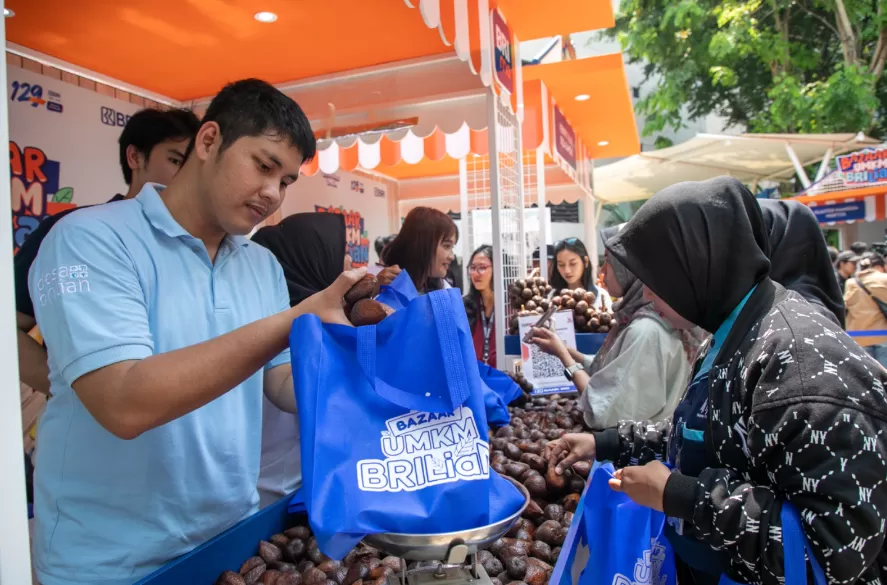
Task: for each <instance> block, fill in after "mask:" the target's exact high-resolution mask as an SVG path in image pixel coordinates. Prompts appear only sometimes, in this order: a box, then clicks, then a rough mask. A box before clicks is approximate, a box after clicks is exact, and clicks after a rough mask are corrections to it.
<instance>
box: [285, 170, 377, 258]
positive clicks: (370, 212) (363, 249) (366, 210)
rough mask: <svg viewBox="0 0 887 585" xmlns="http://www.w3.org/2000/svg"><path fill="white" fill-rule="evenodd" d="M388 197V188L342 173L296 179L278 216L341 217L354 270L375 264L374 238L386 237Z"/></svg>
mask: <svg viewBox="0 0 887 585" xmlns="http://www.w3.org/2000/svg"><path fill="white" fill-rule="evenodd" d="M388 197H389V194H388V186H387V185H385V184H384V183H382V182H379V181H373V180H370V179H367V178H365V177H362V176H360V175H356V174H353V173H349V172H346V171H339V172H337V173H335V174H332V175H327V174H324V173H322V172H318V173H317V174H316V175H314V176H311V177H305V176H303V177H299V180H298V181H296V183H295V185H293V186H292V187H290V188H289V189H287V192H286V199H285V200H284V202H283V206H282V207H281V216H282V217H286V216H288V215H292V214H294V213H306V212H317V211H322V212H328V213H341V214H343V215H344V216H345V228H346V239H347V242H348V245H347V251H348V254H349V255H350V256H351V259H352V261H353V263H354V266H355V267H357V266H367V264H368V263H369V265H372V264H375V262H376V260H377V257H376V252H375V249H374V246H373V243H374V242H375V240H376V238H378V237H379V236H387V235H388V234H389V233H390V231H389V229H388Z"/></svg>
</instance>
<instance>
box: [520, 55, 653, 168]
mask: <svg viewBox="0 0 887 585" xmlns="http://www.w3.org/2000/svg"><path fill="white" fill-rule="evenodd" d="M523 79H524V82H527V81H531V80H534V79H539V80H542V82H543V83H545V85H546V87H547V88H548V90H549V92H551V95H552V96H554V99H555V101H556V102H557V105H558V107H559V108H560V109H561V111H562V112H563V113H564V116H565V117H566V118H567V120H568V121H569V122H570V124H571V125H572V126H573V129H574V130H575V131H576V134H577V135H578V136H579V137H580V138H581V139H582V141H583V142H584V143H585V145H586V147H587V148H588V152H589V156H590V157H591V158H593V159H602V158H615V157H622V156H631V155H633V154H637V153H639V152H640V150H641V147H640V141H639V140H638V130H637V124H636V123H635V119H634V110H633V108H632V103H631V96H629V93H628V81H627V80H626V78H625V66H624V64H623V62H622V55H621V54H619V53H614V54H612V55H602V56H600V57H588V58H586V59H575V60H572V61H560V62H556V63H546V64H543V65H533V66H531V67H524V68H523ZM577 97H578V98H579V100H577V99H576V98H577ZM583 98H584V100H583ZM580 100H581V101H580Z"/></svg>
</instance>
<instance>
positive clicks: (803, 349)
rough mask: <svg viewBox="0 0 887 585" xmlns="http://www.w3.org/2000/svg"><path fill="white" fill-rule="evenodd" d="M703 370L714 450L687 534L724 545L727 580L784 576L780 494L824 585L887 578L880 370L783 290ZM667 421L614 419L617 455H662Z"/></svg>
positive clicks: (777, 580)
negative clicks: (798, 521)
mask: <svg viewBox="0 0 887 585" xmlns="http://www.w3.org/2000/svg"><path fill="white" fill-rule="evenodd" d="M711 380H712V382H711V385H712V386H711V391H710V396H711V397H712V399H713V401H714V402H713V403H712V404H710V405H709V410H710V414H709V421H710V423H711V427H710V433H708V432H707V435H709V434H710V436H709V437H708V438H709V439H710V441H711V445H712V446H713V449H712V454H711V459H712V460H711V461H708V462H707V464H708V468H707V469H705V470H704V471H703V472H702V473H701V474H700V476H699V477H698V478H696V491H695V505H694V507H693V510H692V517H690V518H685V519H684V520H685V522H684V526H685V533H686V532H687V530H686V527H687V525H690V526H691V530H692V531H693V534H694V535H695V537H696V538H698V539H701V540H703V541H705V542H706V543H708V544H709V545H710V546H711V547H712V548H714V549H716V550H724V551H728V552H729V553H730V555H729V556H730V573H731V577H732V578H734V580H736V581H739V582H746V583H762V584H764V583H766V584H768V585H769V584H773V585H776V584H778V585H784V577H783V559H782V526H781V522H780V517H779V514H780V511H781V505H782V502H783V501H785V500H788V501H791V502H792V503H793V504H794V505H795V506H796V507H797V509H798V510H799V511H800V512H801V517H802V521H803V525H804V530H805V533H806V535H807V538H808V539H809V540H810V543H811V545H812V546H813V548H814V550H815V551H816V557H817V560H818V562H819V564H820V565H821V566H822V568H823V570H824V571H825V574H826V577H827V579H828V581H829V583H834V584H850V583H856V582H859V583H865V584H870V585H874V584H878V585H880V584H881V583H883V584H884V585H887V552H885V549H884V547H885V524H887V395H885V386H884V384H885V380H887V372H885V371H884V370H883V369H882V368H881V367H880V365H879V364H878V363H876V362H875V361H874V360H872V359H871V358H870V357H869V356H868V355H867V354H866V353H865V352H864V351H863V350H862V348H860V347H859V346H858V345H857V344H856V343H855V342H854V341H853V340H852V339H851V338H850V337H848V336H847V335H846V334H845V333H844V332H843V331H841V330H840V329H839V328H838V327H837V326H836V325H834V324H833V323H832V322H831V321H830V320H829V319H827V318H826V317H824V316H823V315H821V314H820V313H819V312H818V311H817V310H816V309H815V308H814V307H813V306H812V305H810V304H809V303H807V302H806V301H805V300H803V299H802V298H801V297H799V296H797V295H795V294H794V293H789V296H788V298H786V300H784V301H783V302H781V303H779V304H777V305H776V306H774V307H772V309H771V310H770V311H769V312H768V313H767V314H766V315H765V316H764V318H763V319H762V320H761V322H760V323H758V324H757V325H756V326H755V327H754V328H753V329H752V331H751V333H750V334H749V335H748V336H747V338H746V339H745V340H744V341H743V342H742V344H741V345H740V347H739V350H738V351H737V353H736V355H734V356H732V357H731V358H730V359H729V360H727V362H726V363H722V364H716V365H715V366H714V367H713V368H712V371H711ZM715 413H717V414H718V416H715ZM668 431H669V425H668V424H667V423H662V424H660V425H658V426H655V427H651V426H650V425H648V424H646V423H630V422H626V423H622V424H621V425H620V427H619V435H620V445H621V447H622V451H623V454H622V456H621V457H620V461H617V463H620V462H621V463H623V464H624V462H627V461H628V460H629V459H637V460H639V462H640V463H641V464H643V463H645V462H647V461H649V460H651V459H653V458H663V457H664V456H665V454H666V453H667V450H666V449H667V447H666V444H665V443H666V439H665V438H666V437H667V436H668ZM765 535H766V536H765Z"/></svg>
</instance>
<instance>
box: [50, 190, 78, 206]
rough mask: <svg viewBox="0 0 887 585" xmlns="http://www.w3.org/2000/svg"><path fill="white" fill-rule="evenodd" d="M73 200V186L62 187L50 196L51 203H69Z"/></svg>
mask: <svg viewBox="0 0 887 585" xmlns="http://www.w3.org/2000/svg"><path fill="white" fill-rule="evenodd" d="M73 200H74V188H73V187H62V188H61V189H59V190H58V191H56V192H55V193H54V194H53V196H52V202H53V203H70V202H71V201H73Z"/></svg>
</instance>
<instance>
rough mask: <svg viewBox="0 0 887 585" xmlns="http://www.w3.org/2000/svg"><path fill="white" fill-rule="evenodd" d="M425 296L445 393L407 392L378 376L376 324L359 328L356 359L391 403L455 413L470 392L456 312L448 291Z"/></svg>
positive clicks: (378, 391) (375, 387)
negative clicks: (443, 379) (438, 348)
mask: <svg viewBox="0 0 887 585" xmlns="http://www.w3.org/2000/svg"><path fill="white" fill-rule="evenodd" d="M423 298H424V299H428V301H429V305H430V307H431V312H432V314H433V315H434V324H435V326H436V328H437V338H438V341H439V342H440V349H441V356H442V357H443V364H444V372H445V373H446V379H447V389H448V392H447V394H446V395H444V396H435V395H433V394H432V395H427V394H425V393H422V392H419V393H414V392H407V391H405V390H402V389H400V388H395V387H394V386H392V385H391V384H389V383H387V382H385V381H384V380H381V379H379V378H378V377H377V376H376V325H366V326H363V327H358V328H357V361H358V363H359V364H360V368H361V369H362V370H363V373H364V375H366V377H367V378H368V379H369V380H370V383H371V384H372V385H373V389H374V390H375V392H376V394H378V395H379V396H380V397H382V398H384V399H385V400H387V401H388V402H391V403H393V404H396V405H398V406H402V407H403V408H408V409H410V410H418V411H420V412H453V411H454V410H456V408H457V407H458V406H460V405H461V404H463V403H464V402H465V401H466V400H467V399H468V396H469V394H470V390H469V386H468V372H467V369H466V367H465V363H464V360H463V359H462V347H461V345H460V343H459V332H458V330H457V327H456V318H455V314H454V313H453V307H452V303H451V302H450V300H449V296H448V295H447V293H446V292H445V291H436V292H433V293H429V294H427V295H425V297H423ZM419 383H421V382H419Z"/></svg>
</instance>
